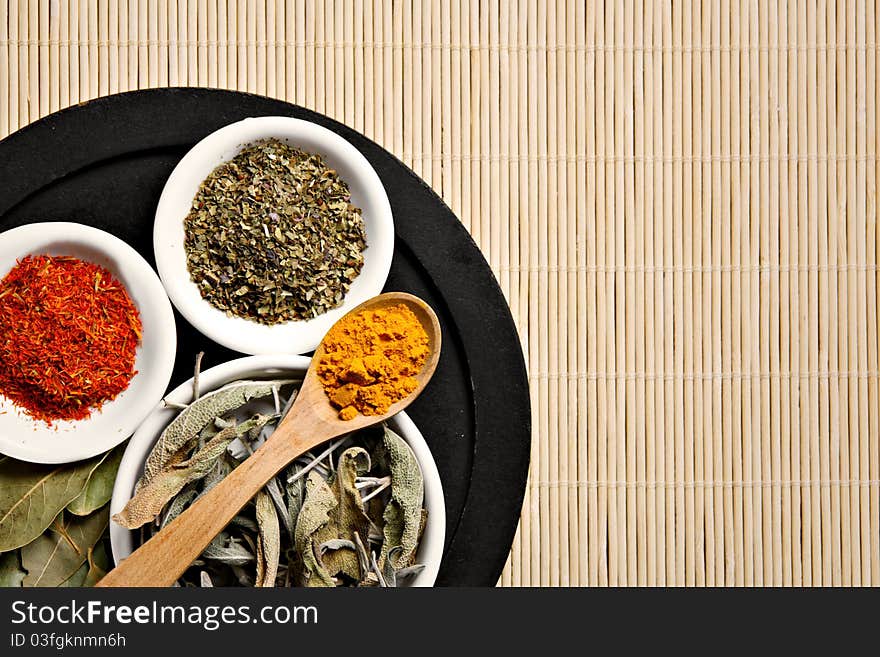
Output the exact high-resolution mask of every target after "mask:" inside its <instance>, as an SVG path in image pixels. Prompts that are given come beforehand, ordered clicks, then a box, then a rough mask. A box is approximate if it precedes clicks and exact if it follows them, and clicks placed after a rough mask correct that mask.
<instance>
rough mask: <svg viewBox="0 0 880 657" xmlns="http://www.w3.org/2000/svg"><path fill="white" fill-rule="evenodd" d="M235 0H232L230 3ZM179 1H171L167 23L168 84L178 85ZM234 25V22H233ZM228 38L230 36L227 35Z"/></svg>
mask: <svg viewBox="0 0 880 657" xmlns="http://www.w3.org/2000/svg"><path fill="white" fill-rule="evenodd" d="M234 1H235V0H230V4H231V3H232V2H234ZM177 5H178V3H177V2H169V3H168V5H167V11H168V13H167V16H168V18H167V23H168V84H169V85H171V86H172V87H176V86H178V85H180V84H182V83H181V80H180V52H179V49H178V46H177V44H178V41H179V38H180V37H179V35H180V32H179V29H180V28H179V20H178V6H177ZM232 11H233V13H234V10H232ZM231 24H233V25H234V23H231ZM227 38H228V36H227Z"/></svg>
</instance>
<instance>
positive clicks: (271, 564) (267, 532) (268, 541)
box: [255, 490, 281, 587]
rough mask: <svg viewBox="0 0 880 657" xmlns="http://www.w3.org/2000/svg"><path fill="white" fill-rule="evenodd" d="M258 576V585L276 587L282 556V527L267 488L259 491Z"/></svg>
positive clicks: (257, 503) (257, 504)
mask: <svg viewBox="0 0 880 657" xmlns="http://www.w3.org/2000/svg"><path fill="white" fill-rule="evenodd" d="M255 502H256V506H257V527H258V528H259V534H258V535H257V577H256V586H259V587H274V586H275V578H276V577H277V576H278V562H279V560H280V558H281V527H280V525H279V523H278V512H277V511H276V510H275V503H274V502H273V501H272V499H271V498H270V497H269V494H268V493H266V491H265V490H261V491H260V492H259V493H257V497H256V500H255Z"/></svg>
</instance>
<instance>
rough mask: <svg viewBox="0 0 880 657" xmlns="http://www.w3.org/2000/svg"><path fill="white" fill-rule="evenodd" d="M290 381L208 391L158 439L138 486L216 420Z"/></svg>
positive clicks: (250, 383)
mask: <svg viewBox="0 0 880 657" xmlns="http://www.w3.org/2000/svg"><path fill="white" fill-rule="evenodd" d="M287 383H290V382H289V381H236V382H234V383H230V384H229V385H226V386H224V387H222V388H220V389H218V390H215V391H213V392H209V393H207V394H206V395H204V396H202V397H200V398H199V399H198V400H196V401H194V402H193V403H191V404H190V405H189V406H187V407H186V408H185V409H184V410H183V411H181V412H180V414H179V415H178V416H177V417H176V418H174V419H173V420H172V421H171V423H170V424H169V425H168V426H167V427H165V430H164V431H163V432H162V434H161V435H160V436H159V440H158V441H157V442H156V445H155V447H153V450H152V451H151V452H150V455H149V456H148V457H147V461H146V463H145V464H144V475H143V477H142V478H141V485H145V484H146V483H147V482H149V480H150V479H152V478H153V477H154V476H155V475H156V474H158V473H159V472H160V471H162V470H163V468H165V466H166V465H168V462H169V461H170V460H171V459H172V457H173V456H174V455H175V454H176V453H177V452H178V450H180V448H181V447H183V446H184V445H186V444H187V443H188V442H189V441H191V440H198V437H199V434H200V433H201V432H202V430H203V429H204V428H205V427H206V426H208V425H209V424H211V423H213V422H214V420H216V419H217V418H219V417H222V416H223V415H226V414H227V413H230V412H232V411H234V410H236V409H238V408H241V407H242V406H244V405H245V404H246V403H247V402H249V401H251V400H252V399H261V398H263V397H269V396H271V395H272V389H273V388H275V389H277V388H278V387H280V386H281V385H286V384H287Z"/></svg>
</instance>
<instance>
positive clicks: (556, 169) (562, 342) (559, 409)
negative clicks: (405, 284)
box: [489, 0, 571, 586]
mask: <svg viewBox="0 0 880 657" xmlns="http://www.w3.org/2000/svg"><path fill="white" fill-rule="evenodd" d="M494 4H495V3H494V0H492V1H491V2H490V12H491V11H492V10H493V9H494V10H495V11H496V13H495V14H494V16H496V17H497V8H496V7H494ZM554 9H555V11H554ZM554 9H551V10H550V12H549V14H548V26H547V27H548V48H551V49H552V50H551V52H553V56H552V57H548V64H549V63H552V64H553V65H555V73H554V74H553V75H552V76H551V77H550V78H549V79H553V78H555V80H556V85H555V86H556V90H555V106H556V116H555V117H553V123H554V124H555V125H554V128H555V133H556V138H555V142H556V143H555V145H554V146H553V152H555V155H556V161H555V163H554V164H552V165H551V167H550V171H551V172H552V175H553V177H555V178H556V199H555V204H554V205H555V215H556V216H555V224H556V226H555V230H554V226H553V222H551V224H550V226H549V229H548V230H549V238H550V239H549V242H550V244H549V253H548V256H549V260H548V263H547V266H548V269H549V267H550V266H551V263H552V262H556V263H557V266H558V267H559V271H560V272H566V271H567V269H568V249H567V242H568V240H567V239H566V236H567V233H568V218H569V214H568V211H567V197H568V193H567V183H568V178H567V175H566V170H567V168H568V157H567V153H568V148H567V143H568V135H567V116H566V111H565V109H566V102H565V96H566V91H565V89H566V84H565V81H566V62H565V50H564V49H562V48H559V45H560V43H561V42H562V41H563V39H564V38H565V5H564V4H563V3H558V4H557V5H556V7H555V8H554ZM494 25H495V21H494V18H493V21H492V22H490V30H489V70H490V73H491V71H492V70H493V69H494V70H497V68H498V66H497V52H498V40H497V37H495V38H493V31H495V28H494V27H493V26H494ZM548 74H549V67H548ZM496 85H497V79H494V76H493V75H492V74H490V89H491V90H492V91H493V92H492V93H490V96H489V101H490V106H491V113H490V114H491V115H494V114H495V112H496V111H497V109H496V108H497V106H498V105H497V103H498V97H497V94H495V93H494V89H495V87H496ZM549 98H554V94H550V95H549ZM490 121H492V122H495V123H497V120H496V119H495V118H494V116H493V118H492V119H490ZM553 131H554V130H551V134H552V132H553ZM498 150H499V149H496V148H494V147H493V141H492V140H491V139H490V152H492V153H497V152H498ZM490 178H491V180H492V195H491V204H492V207H493V209H494V210H496V211H497V209H498V208H499V207H500V205H501V201H500V190H499V189H498V178H499V174H498V161H497V160H496V159H495V158H494V157H493V158H492V162H491V164H490ZM551 216H552V215H551ZM492 222H493V229H494V227H495V224H500V222H499V221H498V220H497V218H496V217H493V218H492ZM560 238H561V239H560ZM492 242H493V246H492V251H493V252H495V253H496V254H497V257H498V258H499V260H498V261H497V262H499V268H500V257H501V255H500V254H501V253H503V252H504V251H505V250H506V248H507V245H506V244H505V242H506V235H505V234H504V232H502V231H496V230H493V231H492ZM548 279H549V281H548V282H549V301H550V303H549V308H548V310H549V313H550V317H556V318H557V320H556V321H555V322H551V323H550V327H549V328H550V331H549V341H550V372H551V373H552V374H553V375H555V377H556V380H555V381H553V379H552V377H551V382H552V383H551V387H550V390H551V403H550V417H551V418H553V417H556V418H558V419H557V421H556V422H555V431H556V464H555V468H554V472H553V477H554V480H555V481H558V482H560V485H559V486H555V487H554V488H555V490H556V492H557V499H556V504H557V512H556V514H555V515H554V520H555V521H556V523H557V527H556V531H555V532H554V537H553V538H554V539H555V540H557V541H558V542H559V549H558V559H559V576H558V578H557V579H556V582H554V584H555V585H559V586H570V585H571V579H570V577H569V573H570V568H571V566H570V557H569V548H570V545H569V536H570V526H569V505H568V490H567V488H568V486H566V485H563V483H562V482H570V481H571V479H570V477H569V465H568V464H569V453H568V436H569V433H568V431H569V430H568V387H569V383H570V382H571V381H570V380H569V379H568V378H567V377H565V376H560V373H564V372H565V371H566V370H567V366H566V361H567V359H568V332H567V329H568V304H567V303H566V301H567V297H568V277H567V275H566V274H564V273H563V274H562V275H559V276H553V275H552V274H551V273H550V272H549V271H548ZM554 299H555V300H556V301H555V303H554ZM554 306H555V308H554ZM554 325H555V326H554ZM554 346H555V349H554ZM554 388H555V390H554ZM554 397H556V404H555V408H554V403H553V398H554ZM551 422H552V420H551ZM551 490H553V489H551ZM552 553H553V550H551V558H552Z"/></svg>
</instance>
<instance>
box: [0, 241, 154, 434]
mask: <svg viewBox="0 0 880 657" xmlns="http://www.w3.org/2000/svg"><path fill="white" fill-rule="evenodd" d="M141 330H142V327H141V320H140V317H139V315H138V311H137V308H136V307H135V305H134V303H133V302H132V300H131V298H130V297H129V295H128V292H127V291H126V290H125V288H124V287H123V285H122V284H121V283H120V282H119V281H118V280H116V279H115V278H114V277H113V276H112V275H111V274H110V272H108V271H107V270H106V269H104V268H103V267H100V266H98V265H95V264H92V263H89V262H85V261H83V260H79V259H77V258H73V257H68V256H46V255H40V256H26V257H25V258H23V259H22V260H20V261H19V262H18V263H17V264H16V265H15V266H14V267H13V268H12V270H10V272H9V273H8V274H7V275H6V276H5V278H4V279H3V281H2V282H0V393H2V394H3V395H5V396H6V397H7V398H9V399H11V400H12V401H13V402H14V403H15V404H16V405H17V406H19V407H21V408H23V409H24V410H25V411H27V412H28V413H29V414H30V415H31V416H32V417H34V418H36V419H39V420H43V421H45V422H46V423H48V424H51V423H52V422H53V421H55V420H81V419H84V418H86V417H89V415H90V414H91V412H92V410H93V409H96V408H100V406H101V405H102V404H104V403H105V402H107V401H110V400H112V399H114V398H115V397H116V396H117V395H118V394H119V393H120V392H122V391H123V390H125V389H126V388H127V387H128V384H129V382H130V381H131V378H132V377H133V376H134V375H135V373H136V372H135V369H134V364H135V352H136V349H137V346H138V344H139V342H140V338H141Z"/></svg>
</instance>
